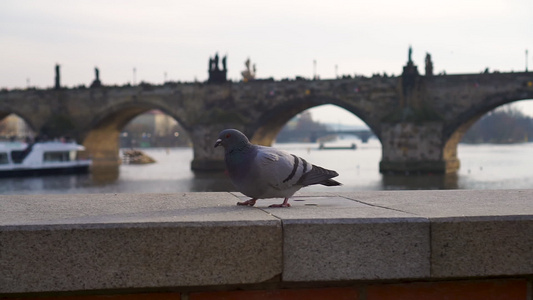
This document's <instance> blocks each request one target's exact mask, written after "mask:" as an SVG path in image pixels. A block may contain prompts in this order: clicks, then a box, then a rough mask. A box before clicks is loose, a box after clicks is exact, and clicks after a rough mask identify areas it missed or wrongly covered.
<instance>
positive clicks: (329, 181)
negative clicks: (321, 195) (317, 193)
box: [320, 179, 342, 186]
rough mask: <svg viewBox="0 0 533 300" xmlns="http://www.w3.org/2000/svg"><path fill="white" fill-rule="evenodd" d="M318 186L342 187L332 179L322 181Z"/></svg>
mask: <svg viewBox="0 0 533 300" xmlns="http://www.w3.org/2000/svg"><path fill="white" fill-rule="evenodd" d="M320 184H322V185H325V186H337V185H342V183H340V182H338V181H335V180H333V179H328V180H324V181H322V182H321V183H320Z"/></svg>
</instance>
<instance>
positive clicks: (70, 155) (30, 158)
mask: <svg viewBox="0 0 533 300" xmlns="http://www.w3.org/2000/svg"><path fill="white" fill-rule="evenodd" d="M83 150H85V147H83V146H81V145H78V144H76V143H64V142H37V143H33V144H26V143H19V142H7V143H0V177H10V176H24V175H41V174H73V173H86V172H88V171H89V167H90V166H91V160H90V159H85V160H82V159H78V155H77V153H78V151H83Z"/></svg>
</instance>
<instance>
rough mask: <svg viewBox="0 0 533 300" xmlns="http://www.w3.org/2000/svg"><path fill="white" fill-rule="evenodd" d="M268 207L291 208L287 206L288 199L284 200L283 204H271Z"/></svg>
mask: <svg viewBox="0 0 533 300" xmlns="http://www.w3.org/2000/svg"><path fill="white" fill-rule="evenodd" d="M269 207H291V205H290V204H289V198H285V200H283V203H281V204H272V205H270V206H269Z"/></svg>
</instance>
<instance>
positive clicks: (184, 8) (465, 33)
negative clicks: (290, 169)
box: [0, 0, 533, 122]
mask: <svg viewBox="0 0 533 300" xmlns="http://www.w3.org/2000/svg"><path fill="white" fill-rule="evenodd" d="M532 28H533V1H531V0H482V1H481V0H448V1H433V0H415V1H397V0H373V1H357V0H328V1H323V0H322V1H314V0H306V1H299V0H296V1H290V0H269V1H250V0H248V1H241V0H230V1H219V0H195V1H165V0H150V1H147V0H144V1H138V0H127V1H126V0H114V1H107V0H76V1H72V0H40V1H29V0H14V1H13V0H2V1H0V45H1V47H0V56H1V57H2V59H1V60H0V88H8V89H11V88H25V87H27V86H32V87H33V86H35V87H38V88H47V87H51V86H53V84H54V67H55V65H56V64H59V65H61V83H62V85H64V86H69V87H73V86H78V85H81V84H84V85H86V86H88V85H90V83H91V82H92V80H94V77H95V74H94V68H95V67H98V68H99V70H100V79H101V81H102V83H103V84H108V85H111V84H119V85H122V84H126V83H131V82H136V83H138V82H140V81H145V82H149V83H153V84H162V83H163V82H164V81H165V80H168V81H195V80H197V81H205V80H206V79H207V69H208V62H209V58H210V57H212V56H214V55H215V53H218V54H219V56H220V57H222V56H225V55H227V62H228V63H227V65H228V77H229V78H230V79H232V80H240V79H241V78H242V77H241V75H240V74H241V72H242V71H243V70H244V69H245V66H244V62H245V61H246V59H247V58H250V60H251V62H252V64H255V65H256V69H257V77H259V78H269V77H273V78H274V79H278V80H279V79H283V78H294V77H295V76H303V77H307V78H311V77H313V75H314V74H315V72H316V74H317V75H318V76H320V78H322V79H328V78H335V77H336V76H341V75H352V76H353V75H354V74H358V75H365V76H371V75H372V74H374V73H383V72H386V73H387V74H389V75H391V74H394V75H399V74H400V73H401V70H402V66H403V65H404V64H405V63H406V61H407V57H408V48H409V46H412V49H413V54H412V58H413V61H414V62H415V64H417V65H418V66H419V70H420V71H422V70H423V68H424V58H425V56H426V53H430V54H431V56H432V60H433V65H434V72H435V73H440V72H442V71H445V72H446V73H447V74H458V73H479V72H482V71H483V70H484V69H485V68H489V70H491V71H493V70H498V71H501V72H510V71H515V72H518V71H524V70H525V66H526V60H527V63H528V65H529V69H530V70H532V69H533V32H532V30H531V29H532ZM526 49H528V57H527V58H526ZM315 61H316V68H315V63H314V62H315ZM134 69H135V72H134ZM531 102H533V101H526V102H521V103H525V104H523V105H521V106H523V107H525V108H524V111H525V112H526V113H527V114H530V115H532V116H533V103H531ZM521 103H519V104H521ZM332 109H333V110H332ZM335 109H337V108H336V107H333V108H331V107H329V108H328V107H326V108H324V109H322V110H319V111H318V112H315V114H314V115H316V118H318V119H319V120H321V119H322V118H324V117H326V119H327V118H328V116H331V115H332V114H335ZM346 118H348V119H350V120H351V119H354V120H355V119H356V118H355V117H354V116H353V115H352V114H350V113H348V115H347V117H346ZM335 119H337V120H339V117H338V115H337V116H335ZM348 119H345V118H344V117H342V118H341V119H340V120H342V122H345V120H347V121H346V122H356V121H354V120H351V121H350V120H348Z"/></svg>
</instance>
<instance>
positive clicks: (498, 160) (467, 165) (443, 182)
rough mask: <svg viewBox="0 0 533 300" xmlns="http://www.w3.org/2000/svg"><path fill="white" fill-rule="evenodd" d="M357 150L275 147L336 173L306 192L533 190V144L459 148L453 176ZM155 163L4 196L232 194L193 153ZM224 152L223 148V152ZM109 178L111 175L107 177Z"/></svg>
mask: <svg viewBox="0 0 533 300" xmlns="http://www.w3.org/2000/svg"><path fill="white" fill-rule="evenodd" d="M352 143H355V144H356V145H357V150H318V147H317V145H316V144H277V145H275V147H277V148H281V149H284V150H287V151H289V152H291V153H293V154H296V155H299V156H301V157H303V158H305V159H306V160H307V161H308V162H311V163H313V164H316V165H319V166H322V167H325V168H329V169H333V170H336V171H337V172H338V173H339V174H340V175H339V177H337V178H336V179H337V180H338V181H340V182H342V183H343V185H342V186H339V187H325V186H311V187H307V188H305V191H308V192H309V191H335V192H345V191H357V190H406V189H528V188H533V155H532V154H533V143H524V144H510V145H492V144H477V145H466V144H460V145H459V148H458V153H459V159H460V160H461V169H460V170H459V172H458V173H457V174H452V175H437V174H434V175H431V174H430V175H410V176H406V175H384V174H380V173H379V170H378V168H379V161H380V160H381V144H380V143H379V141H377V140H375V139H371V140H370V141H369V143H367V144H362V143H361V142H360V141H359V140H351V139H345V140H338V141H337V142H335V144H336V145H337V146H349V145H351V144H352ZM143 151H145V153H147V154H148V155H150V156H152V157H153V158H154V159H155V160H157V163H155V164H148V165H122V166H120V170H119V174H118V178H117V176H116V174H115V175H113V174H103V175H104V176H102V174H84V175H61V176H43V177H27V178H1V179H0V194H4V195H6V194H67V193H180V192H205V191H234V190H235V189H234V188H233V186H232V184H231V183H230V181H229V179H228V178H227V176H226V175H225V174H224V172H208V173H196V174H195V173H194V172H192V171H191V170H190V162H191V160H192V156H193V154H192V149H190V148H171V149H164V148H151V149H143ZM220 151H222V149H221V150H220ZM106 175H109V176H106Z"/></svg>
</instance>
